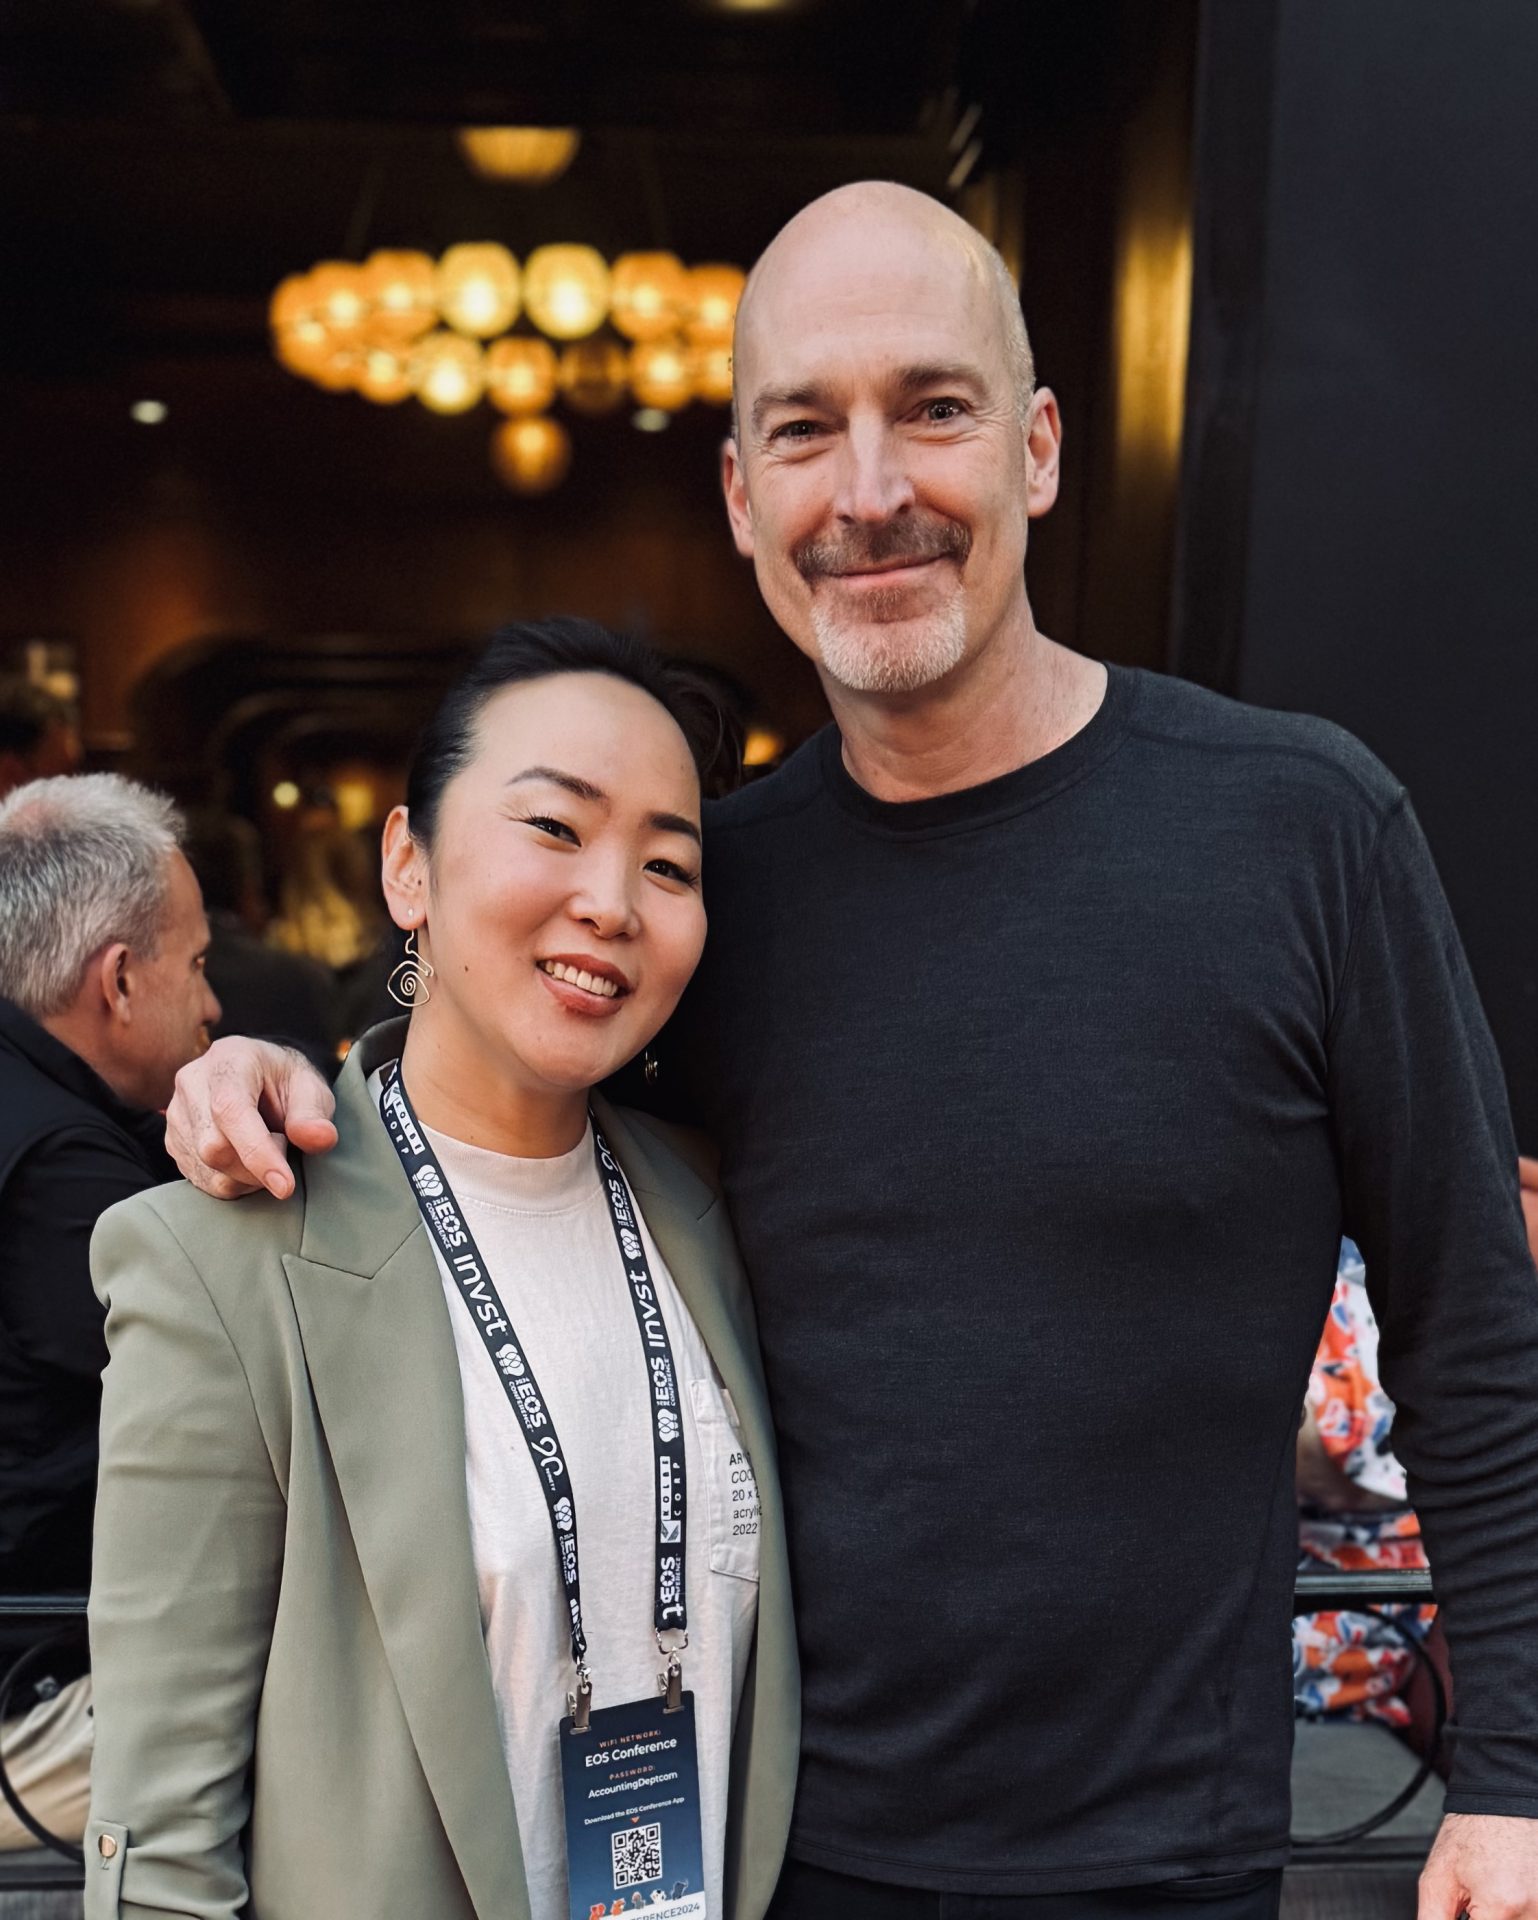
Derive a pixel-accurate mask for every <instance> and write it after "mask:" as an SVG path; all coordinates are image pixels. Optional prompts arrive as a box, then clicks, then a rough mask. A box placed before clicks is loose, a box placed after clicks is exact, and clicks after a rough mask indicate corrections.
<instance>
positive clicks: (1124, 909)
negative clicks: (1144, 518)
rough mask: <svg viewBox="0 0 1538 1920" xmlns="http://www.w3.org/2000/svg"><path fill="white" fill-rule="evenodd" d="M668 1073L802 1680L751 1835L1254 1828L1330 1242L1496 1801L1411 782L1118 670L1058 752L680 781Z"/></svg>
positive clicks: (1529, 1458) (1055, 1879)
mask: <svg viewBox="0 0 1538 1920" xmlns="http://www.w3.org/2000/svg"><path fill="white" fill-rule="evenodd" d="M706 837H707V851H706V863H705V867H706V886H707V893H708V899H709V905H710V917H711V933H710V941H709V946H708V951H707V955H706V959H705V963H704V966H703V967H702V969H701V972H700V974H699V976H698V978H697V981H696V983H695V986H694V987H693V988H692V989H691V993H690V996H689V999H688V1000H687V1001H686V1004H685V1007H684V1009H683V1012H682V1014H681V1016H680V1020H679V1022H678V1025H677V1030H676V1031H675V1032H674V1033H673V1034H670V1035H667V1036H664V1041H663V1043H662V1046H661V1048H660V1058H661V1063H662V1071H663V1074H664V1076H667V1075H672V1076H673V1077H674V1078H675V1079H676V1080H682V1081H686V1082H687V1091H688V1094H689V1095H690V1096H691V1100H692V1104H693V1105H694V1106H695V1107H696V1109H697V1111H698V1113H699V1115H700V1117H701V1118H702V1119H703V1120H704V1121H705V1123H706V1124H707V1125H708V1126H709V1127H710V1128H711V1129H712V1130H713V1132H714V1133H715V1135H716V1137H717V1138H718V1140H719V1142H720V1144H721V1147H722V1153H723V1174H724V1178H725V1185H726V1190H727V1194H728V1197H729V1200H730V1203H731V1208H732V1212H733V1215H734V1218H735V1221H736V1225H737V1228H738V1231H739V1234H740V1236H741V1240H742V1244H743V1248H744V1252H745V1254H746V1257H747V1261H748V1267H749V1271H750V1274H751V1276H752V1280H753V1284H754V1289H755V1295H756V1300H757V1305H758V1313H759V1322H760V1329H761V1333H762V1338H763V1345H764V1354H765V1365H766V1370H767V1374H768V1380H769V1387H770V1393H771V1397H772V1400H773V1405H774V1412H775V1418H776V1423H777V1426H778V1431H779V1435H780V1447H781V1469H782V1473H783V1476H784V1484H785V1494H786V1505H787V1513H788V1519H789V1527H790V1540H791V1551H792V1566H793V1575H794V1580H795V1592H796V1601H797V1610H798V1617H799V1622H800V1633H801V1645H802V1654H803V1662H804V1681H805V1703H804V1715H805V1741H804V1760H803V1772H802V1779H801V1786H800V1792H799V1799H798V1805H797V1813H796V1820H795V1826H794V1832H793V1836H792V1851H793V1853H794V1854H795V1855H796V1856H798V1857H799V1858H801V1859H804V1860H807V1861H810V1862H813V1863H817V1864H821V1865H824V1866H827V1867H831V1868H834V1869H837V1870H841V1871H844V1872H848V1873H852V1874H857V1875H863V1876H866V1877H869V1878H874V1879H882V1880H890V1881H894V1882H901V1883H907V1884H912V1885H917V1886H925V1887H932V1888H938V1889H945V1890H955V1891H961V1892H976V1893H979V1894H985V1893H998V1894H1004V1893H1010V1892H1021V1893H1024V1892H1036V1891H1047V1890H1052V1889H1068V1888H1073V1887H1083V1886H1095V1885H1103V1886H1110V1885H1116V1884H1132V1883H1136V1882H1139V1881H1145V1880H1155V1879H1160V1878H1164V1877H1167V1876H1170V1875H1173V1874H1180V1873H1186V1872H1220V1871H1228V1870H1239V1869H1242V1868H1247V1867H1260V1866H1265V1865H1272V1864H1275V1863H1277V1862H1279V1861H1280V1860H1281V1859H1282V1858H1283V1857H1284V1854H1285V1848H1286V1835H1287V1828H1288V1757H1289V1753H1290V1745H1291V1724H1292V1689H1291V1670H1290V1657H1289V1655H1290V1631H1289V1622H1290V1612H1291V1602H1290V1596H1291V1590H1292V1579H1293V1570H1294V1565H1295V1558H1296V1515H1295V1509H1294V1501H1293V1462H1294V1445H1295V1438H1296V1433H1297V1427H1298V1420H1299V1415H1300V1411H1301V1407H1302V1401H1303V1394H1304V1387H1305V1383H1306V1380H1307V1377H1308V1371H1309V1364H1310V1361H1311V1359H1312V1356H1313V1353H1314V1349H1315V1345H1316V1342H1317V1339H1318V1336H1319V1332H1320V1329H1321V1326H1322V1324H1323V1321H1324V1315H1325V1311H1326V1308H1327V1305H1328V1302H1329V1298H1330V1291H1331V1286H1332V1282H1333V1277H1334V1273H1335V1261H1336V1252H1337V1249H1338V1245H1339V1240H1340V1235H1341V1232H1342V1230H1343V1229H1344V1230H1346V1231H1348V1232H1350V1233H1351V1234H1352V1236H1353V1237H1354V1238H1355V1239H1356V1240H1357V1241H1358V1243H1359V1245H1360V1246H1361V1248H1362V1251H1363V1253H1364V1255H1365V1256H1366V1261H1367V1274H1368V1280H1369V1285H1370V1287H1371V1290H1372V1295H1373V1301H1374V1306H1375V1309H1376V1311H1377V1314H1378V1318H1379V1321H1380V1324H1381V1327H1382V1330H1383V1344H1382V1366H1383V1377H1384V1382H1385V1385H1386V1386H1387V1388H1388V1390H1389V1391H1390V1393H1391V1394H1392V1395H1393V1397H1394V1399H1395V1401H1396V1403H1397V1405H1398V1407H1399V1419H1398V1423H1397V1425H1396V1428H1395V1436H1394V1443H1395V1448H1396V1451H1397V1452H1398V1453H1399V1455H1400V1456H1401V1458H1402V1459H1403V1461H1404V1463H1405V1466H1406V1468H1407V1469H1408V1473H1409V1477H1410V1490H1411V1495H1412V1497H1413V1499H1414V1501H1415V1504H1416V1506H1417V1508H1418V1510H1419V1512H1420V1514H1421V1517H1422V1520H1423V1522H1424V1527H1425V1533H1426V1538H1427V1542H1428V1546H1429V1550H1430V1554H1431V1559H1432V1565H1433V1571H1434V1575H1435V1579H1436V1584H1437V1590H1438V1594H1439V1596H1440V1598H1441V1601H1442V1603H1443V1607H1444V1616H1445V1619H1446V1623H1447V1628H1448V1636H1449V1640H1450V1643H1451V1646H1452V1656H1453V1666H1454V1673H1455V1679H1456V1683H1457V1694H1458V1701H1457V1706H1458V1741H1457V1757H1456V1763H1455V1769H1454V1773H1453V1779H1452V1784H1451V1790H1450V1792H1449V1796H1448V1801H1447V1804H1448V1806H1449V1807H1450V1808H1451V1809H1453V1810H1455V1811H1464V1812H1498V1813H1516V1814H1522V1815H1527V1816H1530V1817H1538V1278H1535V1275H1534V1271H1533V1266H1532V1262H1531V1259H1530V1257H1529V1254H1528V1251H1527V1246H1526V1241H1525V1237H1524V1233H1523V1227H1522V1218H1521V1212H1520V1207H1519V1203H1518V1197H1517V1188H1516V1173H1515V1157H1516V1150H1515V1146H1514V1143H1513V1140H1512V1136H1511V1131H1510V1125H1509V1120H1508V1117H1507V1112H1506V1104H1505V1096H1504V1090H1503V1086H1502V1080H1501V1075H1500V1071H1499V1067H1498V1064H1497V1061H1496V1058H1495V1054H1494V1050H1493V1048H1492V1045H1491V1042H1490V1038H1489V1035H1488V1032H1487V1029H1486V1026H1485V1022H1484V1019H1483V1017H1482V1015H1481V1012H1480V1009H1479V1005H1478V1001H1477V998H1476V995H1475V991H1474V988H1473V985H1472V982H1471V980H1470V977H1469V973H1468V969H1467V966H1466V964H1465V961H1464V958H1463V954H1462V951H1461V948H1460V946H1459V943H1458V939H1457V935H1456V933H1455V931H1454V929H1453V926H1452V923H1451V920H1450V918H1449V915H1448V911H1447V907H1446V905H1445V902H1444V900H1443V897H1442V893H1441V889H1440V887H1439V885H1438V882H1437V880H1436V877H1435V874H1434V872H1433V868H1432V864H1431V860H1430V857H1429V855H1428V853H1427V850H1426V847H1425V844H1424V841H1423V839H1422V837H1421V834H1420V831H1419V829H1418V827H1417V825H1416V822H1415V820H1414V817H1413V815H1412V813H1411V810H1410V807H1409V805H1408V803H1407V801H1406V798H1405V795H1404V793H1403V791H1402V789H1401V788H1400V787H1399V786H1398V785H1397V783H1396V782H1395V781H1394V780H1393V779H1392V778H1391V777H1390V776H1389V775H1388V774H1387V773H1386V772H1385V771H1384V769H1383V768H1382V767H1381V766H1380V765H1379V764H1378V763H1377V762H1376V761H1375V760H1374V759H1373V758H1372V756H1371V755H1370V754H1368V753H1367V752H1366V750H1365V749H1363V748H1362V747H1361V746H1360V745H1359V744H1358V743H1357V742H1355V741H1354V740H1352V739H1350V738H1349V737H1348V736H1346V735H1344V734H1342V733H1341V732H1339V731H1338V730H1337V729H1335V728H1333V727H1331V726H1329V725H1327V724H1325V723H1323V722H1319V721H1313V720H1307V719H1300V718H1297V717H1291V716H1282V715H1276V714H1267V713H1262V712H1258V711H1255V710H1253V709H1247V708H1244V707H1240V706H1236V705H1234V704H1232V703H1230V702H1227V701H1223V700H1220V699H1218V698H1216V697H1215V696H1212V695H1209V694H1206V693H1204V692H1201V691H1199V690H1197V689H1195V688H1192V687H1190V686H1187V685H1183V684H1181V683H1179V682H1175V681H1169V680H1165V679H1163V678H1161V677H1159V676H1153V675H1146V674H1138V673H1131V672H1126V671H1121V670H1117V669H1112V671H1111V674H1110V682H1109V689H1108V693H1107V698H1106V701H1105V704H1104V706H1103V707H1102V709H1101V711H1100V712H1099V714H1098V715H1097V716H1096V717H1095V719H1094V720H1093V721H1092V722H1091V723H1090V724H1089V726H1087V727H1086V728H1085V729H1084V730H1083V731H1082V732H1081V733H1080V734H1079V735H1077V736H1076V737H1075V738H1074V739H1072V740H1071V741H1069V742H1068V743H1067V744H1066V745H1065V746H1063V747H1061V748H1059V749H1058V750H1057V751H1056V752H1054V753H1052V754H1049V755H1047V756H1046V757H1045V758H1043V759H1041V760H1038V761H1036V762H1035V763H1033V764H1032V765H1030V766H1027V767H1025V768H1023V769H1021V770H1019V771H1017V772H1015V773H1011V774H1008V775H1006V776H1005V777H1003V778H1002V779H998V780H994V781H991V782H989V783H988V784H987V785H985V786H981V787H978V788H975V789H972V790H970V791H967V792H963V793H956V794H949V795H945V796H942V797H939V798H935V799H929V800H921V801H916V802H912V803H908V804H902V805H891V804H884V803H882V802H880V801H877V800H875V799H873V798H872V797H871V796H870V795H868V794H867V793H865V792H864V791H863V790H862V789H861V788H860V787H859V786H857V785H856V783H855V782H854V781H853V780H852V779H851V778H850V777H849V775H848V773H847V772H846V770H845V769H844V767H843V764H842V761H841V757H840V752H839V744H838V739H837V736H836V734H834V733H833V732H831V731H829V732H827V733H824V734H823V735H821V736H820V737H819V738H818V739H816V740H814V741H812V742H811V743H809V745H808V746H807V747H806V748H805V749H803V750H802V751H801V752H800V753H799V754H798V755H796V756H795V757H794V758H793V759H792V760H791V761H790V762H789V763H788V765H787V766H786V767H785V768H784V769H783V770H782V771H781V772H780V773H778V774H777V775H775V776H773V777H771V778H770V779H768V780H765V781H763V782H762V783H760V784H759V785H757V786H754V787H752V788H749V789H748V790H746V791H745V792H743V793H741V794H739V795H737V796H735V797H733V798H732V799H731V800H729V801H727V802H725V803H723V804H721V805H720V806H718V807H716V808H714V809H713V810H712V811H711V814H710V818H709V822H708V827H707V836H706Z"/></svg>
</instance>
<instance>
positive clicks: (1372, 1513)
mask: <svg viewBox="0 0 1538 1920" xmlns="http://www.w3.org/2000/svg"><path fill="white" fill-rule="evenodd" d="M1518 1166H1519V1171H1520V1176H1521V1185H1522V1210H1523V1213H1524V1214H1525V1216H1526V1219H1527V1236H1528V1244H1529V1246H1530V1247H1531V1248H1532V1252H1533V1258H1534V1261H1535V1262H1538V1160H1531V1159H1523V1160H1521V1161H1520V1162H1519V1163H1518ZM1393 1425H1394V1403H1393V1401H1392V1400H1391V1399H1390V1398H1389V1397H1388V1395H1387V1394H1386V1393H1385V1392H1384V1390H1383V1386H1382V1384H1381V1382H1380V1381H1379V1378H1378V1323H1377V1320H1376V1319H1375V1317H1374V1315H1373V1310H1372V1303H1371V1301H1370V1300H1369V1299H1368V1296H1367V1270H1366V1266H1365V1264H1364V1262H1363V1260H1362V1256H1361V1254H1360V1253H1359V1252H1358V1250H1357V1248H1356V1245H1355V1243H1354V1242H1353V1241H1350V1240H1342V1242H1341V1247H1340V1263H1339V1266H1338V1268H1337V1270H1336V1276H1335V1292H1334V1294H1333V1296H1332V1298H1331V1301H1330V1311H1329V1314H1328V1315H1327V1317H1326V1319H1325V1324H1324V1332H1323V1334H1322V1335H1321V1336H1320V1340H1319V1351H1318V1353H1317V1354H1316V1355H1315V1356H1314V1365H1313V1370H1312V1372H1311V1373H1310V1375H1309V1381H1308V1393H1307V1397H1306V1399H1305V1402H1304V1408H1303V1422H1302V1425H1301V1426H1300V1428H1299V1430H1298V1550H1299V1560H1298V1564H1299V1568H1300V1570H1308V1569H1316V1570H1317V1569H1319V1568H1325V1567H1328V1568H1333V1569H1335V1570H1336V1571H1338V1572H1343V1573H1357V1572H1362V1571H1365V1570H1373V1571H1382V1570H1396V1571H1397V1570H1400V1569H1405V1568H1416V1569H1420V1568H1424V1567H1425V1566H1426V1564H1427V1561H1426V1551H1425V1548H1424V1547H1423V1545H1422V1544H1421V1531H1420V1522H1419V1521H1418V1520H1417V1519H1416V1517H1415V1512H1414V1509H1413V1508H1412V1507H1411V1506H1410V1505H1409V1503H1408V1499H1407V1496H1406V1489H1405V1475H1404V1469H1403V1467H1401V1466H1400V1464H1399V1462H1398V1460H1397V1459H1396V1458H1395V1457H1394V1451H1393V1446H1392V1444H1391V1442H1392V1436H1393ZM1436 1612H1437V1610H1436V1608H1435V1607H1431V1606H1385V1607H1382V1608H1380V1609H1378V1614H1379V1615H1382V1616H1386V1617H1387V1618H1391V1619H1393V1620H1394V1621H1396V1622H1397V1623H1398V1625H1399V1626H1400V1628H1402V1629H1407V1630H1408V1631H1409V1632H1410V1633H1411V1634H1413V1635H1414V1637H1415V1638H1416V1639H1418V1640H1419V1641H1420V1642H1421V1643H1422V1644H1423V1646H1424V1647H1425V1649H1426V1652H1427V1654H1428V1655H1429V1657H1430V1658H1431V1660H1432V1662H1433V1664H1434V1665H1435V1666H1436V1668H1437V1670H1438V1672H1439V1673H1440V1674H1441V1677H1442V1683H1443V1685H1444V1686H1445V1687H1446V1688H1447V1691H1448V1697H1449V1700H1450V1699H1451V1694H1452V1682H1451V1677H1450V1675H1449V1673H1448V1667H1447V1655H1446V1651H1445V1647H1444V1643H1443V1639H1442V1633H1441V1629H1440V1628H1439V1627H1438V1626H1437V1625H1436ZM1292 1669H1293V1695H1294V1699H1295V1701H1296V1703H1297V1710H1298V1712H1299V1713H1301V1714H1305V1715H1307V1716H1308V1717H1309V1718H1316V1717H1324V1716H1329V1717H1337V1716H1338V1717H1342V1718H1350V1719H1355V1720H1377V1721H1379V1722H1381V1723H1382V1724H1383V1725H1385V1726H1388V1727H1391V1728H1392V1729H1393V1730H1394V1731H1395V1732H1396V1733H1398V1734H1400V1735H1402V1736H1403V1737H1404V1738H1405V1739H1407V1740H1408V1741H1409V1743H1410V1745H1411V1746H1413V1747H1415V1748H1416V1749H1417V1751H1424V1749H1425V1746H1426V1743H1427V1742H1428V1741H1429V1739H1430V1738H1431V1735H1432V1722H1431V1700H1430V1688H1429V1686H1428V1685H1427V1684H1426V1682H1425V1678H1424V1674H1423V1670H1422V1669H1421V1666H1420V1663H1419V1662H1418V1661H1417V1660H1416V1658H1415V1656H1414V1654H1413V1653H1412V1652H1411V1651H1410V1649H1409V1647H1408V1646H1406V1644H1405V1642H1404V1639H1403V1638H1402V1637H1401V1633H1399V1632H1396V1631H1395V1630H1394V1628H1393V1627H1390V1626H1389V1625H1387V1624H1386V1622H1385V1618H1380V1617H1377V1616H1375V1615H1374V1614H1369V1613H1351V1612H1347V1611H1343V1610H1331V1611H1328V1612H1321V1613H1315V1614H1303V1615H1300V1616H1299V1617H1298V1618H1297V1619H1296V1620H1294V1622H1293V1629H1292Z"/></svg>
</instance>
